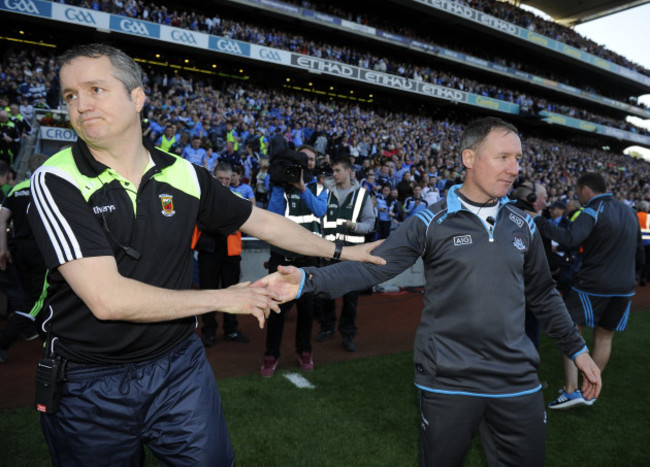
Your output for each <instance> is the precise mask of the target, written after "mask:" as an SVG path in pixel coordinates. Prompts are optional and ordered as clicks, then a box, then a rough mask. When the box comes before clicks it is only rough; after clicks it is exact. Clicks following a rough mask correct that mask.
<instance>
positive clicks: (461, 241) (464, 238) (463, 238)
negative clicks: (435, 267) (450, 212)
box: [454, 235, 472, 246]
mask: <svg viewBox="0 0 650 467" xmlns="http://www.w3.org/2000/svg"><path fill="white" fill-rule="evenodd" d="M471 243H472V236H471V235H460V236H458V237H454V246H463V245H470V244H471Z"/></svg>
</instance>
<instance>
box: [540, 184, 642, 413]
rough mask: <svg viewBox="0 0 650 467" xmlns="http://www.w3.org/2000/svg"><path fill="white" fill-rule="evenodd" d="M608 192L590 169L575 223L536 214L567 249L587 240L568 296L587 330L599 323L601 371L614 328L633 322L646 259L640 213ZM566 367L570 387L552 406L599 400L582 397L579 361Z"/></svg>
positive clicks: (549, 235) (597, 358)
mask: <svg viewBox="0 0 650 467" xmlns="http://www.w3.org/2000/svg"><path fill="white" fill-rule="evenodd" d="M606 191H607V186H606V184H605V180H604V179H603V177H602V176H601V175H600V174H598V173H586V174H584V175H583V176H581V177H580V178H579V179H578V183H577V188H576V193H577V194H578V198H579V199H580V202H581V203H582V204H583V205H584V206H585V209H584V210H583V211H582V214H581V215H580V216H579V217H578V218H577V219H576V220H575V221H574V222H572V223H571V224H570V226H569V227H567V228H563V227H558V226H556V225H554V224H553V223H552V222H550V221H548V220H546V219H544V218H543V217H541V216H537V217H535V223H536V224H537V227H538V228H539V230H540V233H541V234H542V236H544V237H546V238H549V239H551V240H554V241H556V242H558V243H559V244H560V245H561V246H563V247H566V248H577V247H579V246H580V245H582V248H583V260H582V266H581V267H580V270H579V271H578V272H577V274H576V277H575V281H574V286H573V288H572V290H571V292H570V293H569V295H568V297H567V308H568V309H569V312H570V313H571V317H572V318H573V321H574V322H575V323H576V324H577V325H578V326H579V328H580V330H581V331H582V329H583V328H584V326H589V327H591V328H594V351H593V356H594V361H595V362H596V364H597V365H598V368H600V371H601V372H602V371H603V370H604V369H605V366H606V365H607V362H608V360H609V357H610V355H611V351H612V339H613V337H614V332H615V331H623V330H625V326H626V324H627V320H628V316H629V314H630V304H631V302H632V296H633V295H634V293H635V289H636V274H635V269H636V268H640V267H642V266H643V264H644V263H645V252H644V249H643V240H642V239H641V229H640V227H639V222H638V220H637V217H636V214H635V212H634V211H633V210H632V209H631V208H630V207H628V206H626V205H625V204H624V203H622V202H620V201H618V200H616V199H614V197H613V196H612V194H611V193H606ZM635 267H636V268H635ZM564 372H565V377H566V381H565V387H564V389H563V390H561V391H560V396H559V397H558V398H557V399H556V400H555V401H553V402H551V403H550V404H549V407H550V408H552V409H567V408H571V407H576V406H583V405H591V404H593V402H594V400H593V399H592V400H590V401H588V400H585V399H584V398H583V397H581V394H580V390H579V389H578V373H577V372H576V371H575V366H574V365H571V364H570V362H565V365H564Z"/></svg>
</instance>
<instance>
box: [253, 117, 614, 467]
mask: <svg viewBox="0 0 650 467" xmlns="http://www.w3.org/2000/svg"><path fill="white" fill-rule="evenodd" d="M460 149H461V153H462V162H463V165H464V166H465V168H466V170H467V172H466V177H465V182H464V183H463V184H462V185H456V186H454V187H452V188H451V189H450V190H449V194H448V196H447V198H446V199H444V200H441V201H439V202H438V203H435V204H434V205H433V206H429V207H427V208H426V209H423V210H422V211H420V212H418V213H417V214H416V215H415V216H412V217H411V218H409V219H407V220H406V221H405V222H404V224H403V225H402V227H400V228H399V229H397V230H396V231H395V232H394V233H393V234H392V235H391V236H390V237H389V238H388V239H387V240H386V241H385V242H384V244H383V245H381V246H380V247H379V248H377V250H376V254H377V255H380V256H382V257H383V258H384V259H386V265H385V266H372V265H364V264H360V263H341V264H337V265H334V266H331V267H327V268H322V269H312V268H305V269H304V270H299V269H295V268H283V269H281V270H279V272H278V273H276V275H274V276H267V277H266V278H264V279H262V280H260V281H258V283H257V285H258V286H267V287H269V288H270V289H271V290H273V291H274V292H275V293H276V294H278V295H280V296H281V297H282V299H283V300H284V299H286V300H290V299H292V298H294V297H295V296H296V295H300V294H302V293H314V294H317V295H324V296H330V297H331V296H336V295H340V294H342V293H345V292H346V291H348V290H354V289H359V288H363V287H368V286H370V285H372V284H376V283H380V282H383V281H385V280H387V279H389V278H390V277H393V276H395V275H397V274H399V273H400V272H401V271H403V270H404V269H406V268H408V267H409V266H411V265H412V264H413V263H414V262H415V261H416V260H417V258H418V257H421V258H422V259H423V261H424V268H425V278H426V287H425V297H424V310H423V312H422V319H421V320H420V324H419V326H418V329H417V332H416V337H415V349H414V373H415V384H416V386H417V387H418V388H419V389H420V390H421V418H420V459H421V465H423V466H429V465H434V464H435V465H437V466H447V465H449V466H452V465H460V464H461V463H462V460H463V458H464V456H465V453H466V452H467V449H468V447H469V445H470V443H471V441H472V439H473V437H474V436H475V434H476V432H477V431H480V433H481V439H482V442H483V447H484V450H485V452H486V455H487V458H488V462H489V464H490V465H502V464H503V465H526V466H535V465H543V463H544V452H545V446H544V444H545V436H546V423H545V411H544V400H543V397H542V393H541V390H540V389H541V384H540V382H539V379H538V377H537V367H538V366H539V355H538V353H537V351H536V350H535V347H534V346H533V344H532V342H531V341H530V339H528V338H527V337H526V334H525V333H524V316H525V308H526V306H528V307H529V309H530V310H531V311H532V312H533V313H534V314H535V316H536V317H537V319H538V320H539V322H540V324H541V326H542V328H543V329H544V330H545V331H546V333H547V334H548V335H549V336H551V337H552V338H553V339H555V340H556V341H557V346H558V347H559V348H560V350H561V351H562V352H563V353H564V354H565V355H567V356H568V357H570V358H571V359H572V360H573V362H574V363H575V365H576V366H577V367H578V369H580V371H582V373H583V376H584V382H583V387H582V389H583V395H584V397H585V398H587V399H592V398H595V397H597V396H598V394H599V392H600V389H601V380H600V371H599V369H598V367H597V366H596V364H595V363H594V362H593V360H592V359H591V357H589V354H588V353H587V349H586V346H585V343H584V340H583V339H582V337H581V336H580V335H579V333H578V329H577V327H576V326H575V324H574V323H573V322H572V320H571V318H570V317H569V314H568V313H567V310H566V307H565V305H564V303H563V301H562V299H561V297H560V296H559V294H558V293H557V291H556V290H555V283H554V282H553V280H552V279H551V274H550V272H549V269H548V264H547V261H546V257H545V255H544V248H543V246H542V240H541V237H540V235H539V233H538V232H537V228H536V226H535V223H534V222H533V220H532V218H531V217H530V216H528V215H527V214H525V213H524V212H522V211H521V210H519V209H517V208H515V207H514V206H513V205H512V201H510V200H509V199H508V198H507V197H506V195H507V193H508V191H509V190H510V189H511V187H512V183H513V182H514V180H515V178H516V177H517V173H518V171H519V160H520V158H521V142H520V139H519V137H518V136H517V129H516V128H515V127H513V126H512V125H510V124H509V123H506V122H504V121H502V120H500V119H497V118H484V119H481V120H477V121H475V122H472V123H470V124H469V125H468V126H467V128H466V129H465V131H464V132H463V134H462V135H461V139H460Z"/></svg>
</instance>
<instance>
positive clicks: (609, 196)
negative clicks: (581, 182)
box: [586, 193, 614, 206]
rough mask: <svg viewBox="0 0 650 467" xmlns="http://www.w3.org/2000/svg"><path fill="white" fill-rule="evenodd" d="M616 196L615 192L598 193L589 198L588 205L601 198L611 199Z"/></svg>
mask: <svg viewBox="0 0 650 467" xmlns="http://www.w3.org/2000/svg"><path fill="white" fill-rule="evenodd" d="M613 197H614V194H613V193H603V194H602V195H596V196H594V197H593V198H591V199H590V200H589V202H588V203H587V204H586V206H591V205H592V204H593V203H597V202H598V201H600V200H601V199H611V198H613Z"/></svg>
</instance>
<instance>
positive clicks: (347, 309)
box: [320, 291, 359, 337]
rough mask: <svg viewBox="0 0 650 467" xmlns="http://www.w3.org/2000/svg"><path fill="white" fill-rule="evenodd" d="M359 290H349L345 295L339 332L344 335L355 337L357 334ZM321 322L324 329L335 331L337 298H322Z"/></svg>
mask: <svg viewBox="0 0 650 467" xmlns="http://www.w3.org/2000/svg"><path fill="white" fill-rule="evenodd" d="M358 301H359V292H357V291H354V292H348V293H346V294H345V295H343V307H342V308H341V317H340V318H339V332H340V333H341V335H343V336H348V337H354V336H356V335H357V326H356V324H355V322H356V319H357V302H358ZM321 307H322V308H321V322H320V327H321V329H322V330H323V331H333V330H334V328H335V326H336V300H333V299H330V298H324V299H321Z"/></svg>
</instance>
